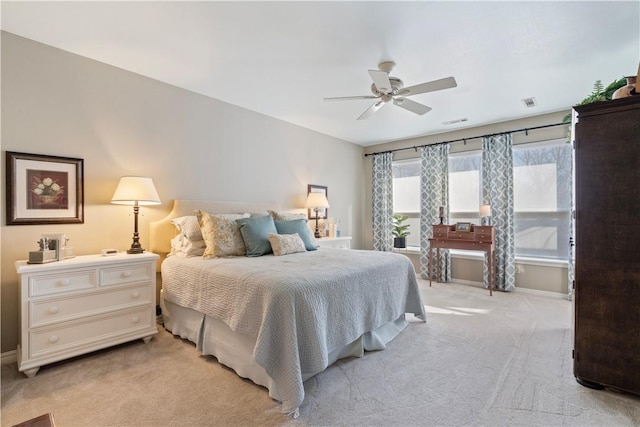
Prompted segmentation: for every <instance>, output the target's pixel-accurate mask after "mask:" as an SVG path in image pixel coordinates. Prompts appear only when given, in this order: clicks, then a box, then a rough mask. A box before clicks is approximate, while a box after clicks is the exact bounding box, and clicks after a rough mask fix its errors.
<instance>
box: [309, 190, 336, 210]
mask: <svg viewBox="0 0 640 427" xmlns="http://www.w3.org/2000/svg"><path fill="white" fill-rule="evenodd" d="M304 207H305V208H328V207H330V206H329V201H328V200H327V196H325V195H324V193H309V195H308V196H307V202H306V203H305V205H304Z"/></svg>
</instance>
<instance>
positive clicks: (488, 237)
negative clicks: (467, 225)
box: [476, 233, 492, 242]
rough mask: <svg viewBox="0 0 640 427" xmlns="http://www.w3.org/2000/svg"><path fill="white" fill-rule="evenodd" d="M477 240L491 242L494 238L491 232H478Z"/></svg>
mask: <svg viewBox="0 0 640 427" xmlns="http://www.w3.org/2000/svg"><path fill="white" fill-rule="evenodd" d="M476 240H480V241H482V242H490V241H491V240H492V236H491V233H476Z"/></svg>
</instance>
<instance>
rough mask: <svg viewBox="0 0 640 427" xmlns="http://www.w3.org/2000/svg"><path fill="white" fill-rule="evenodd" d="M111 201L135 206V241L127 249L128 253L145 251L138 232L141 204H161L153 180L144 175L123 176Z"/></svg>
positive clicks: (115, 203)
mask: <svg viewBox="0 0 640 427" xmlns="http://www.w3.org/2000/svg"><path fill="white" fill-rule="evenodd" d="M111 203H113V204H114V205H130V206H133V217H134V218H133V243H131V248H129V249H127V253H128V254H141V253H143V252H144V249H143V248H142V245H141V244H140V236H139V234H138V212H139V210H140V206H148V205H159V204H160V196H158V192H157V191H156V187H155V186H154V185H153V180H152V179H151V178H148V177H143V176H123V177H122V178H120V182H119V183H118V187H116V191H115V192H114V193H113V197H112V198H111Z"/></svg>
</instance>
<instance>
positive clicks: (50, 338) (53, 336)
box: [49, 335, 60, 344]
mask: <svg viewBox="0 0 640 427" xmlns="http://www.w3.org/2000/svg"><path fill="white" fill-rule="evenodd" d="M59 339H60V338H59V337H58V336H57V335H51V336H50V337H49V342H50V343H51V344H55V343H57V342H58V340H59Z"/></svg>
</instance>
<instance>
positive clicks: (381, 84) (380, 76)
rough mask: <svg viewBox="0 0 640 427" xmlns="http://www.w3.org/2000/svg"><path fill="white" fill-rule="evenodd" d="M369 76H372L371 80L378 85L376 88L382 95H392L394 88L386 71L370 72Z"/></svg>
mask: <svg viewBox="0 0 640 427" xmlns="http://www.w3.org/2000/svg"><path fill="white" fill-rule="evenodd" d="M369 75H370V76H371V80H373V84H374V85H376V88H377V89H378V90H379V91H380V92H382V93H385V94H386V93H391V90H392V87H391V82H390V81H389V74H387V72H385V71H380V70H369Z"/></svg>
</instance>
